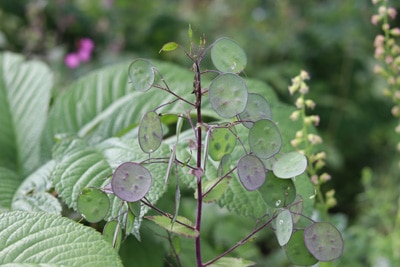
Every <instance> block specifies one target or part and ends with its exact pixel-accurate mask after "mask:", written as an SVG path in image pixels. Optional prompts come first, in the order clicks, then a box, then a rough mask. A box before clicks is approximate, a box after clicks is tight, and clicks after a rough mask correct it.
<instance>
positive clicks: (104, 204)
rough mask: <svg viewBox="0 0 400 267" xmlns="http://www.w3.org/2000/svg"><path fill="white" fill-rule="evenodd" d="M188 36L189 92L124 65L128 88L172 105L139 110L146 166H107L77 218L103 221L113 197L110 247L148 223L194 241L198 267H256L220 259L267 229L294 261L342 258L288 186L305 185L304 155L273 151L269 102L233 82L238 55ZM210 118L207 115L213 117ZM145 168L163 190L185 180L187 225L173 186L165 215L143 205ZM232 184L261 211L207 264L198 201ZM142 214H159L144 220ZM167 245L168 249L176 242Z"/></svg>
mask: <svg viewBox="0 0 400 267" xmlns="http://www.w3.org/2000/svg"><path fill="white" fill-rule="evenodd" d="M189 38H190V40H191V45H190V47H189V51H186V50H185V49H183V50H184V53H185V54H186V55H187V57H188V59H189V60H190V61H191V64H192V70H193V72H194V80H193V86H192V85H191V84H190V85H188V86H187V94H186V95H181V94H180V95H178V94H177V93H175V92H174V89H173V88H170V87H169V85H168V81H167V80H166V79H165V78H164V77H163V76H162V74H161V73H160V72H159V70H158V69H157V68H156V67H155V66H154V65H153V64H152V63H151V62H150V61H148V60H146V59H142V58H138V59H135V60H134V61H133V62H132V63H131V64H130V66H129V78H130V83H131V84H132V86H133V87H134V88H135V89H136V90H137V91H140V92H141V93H142V94H146V93H149V92H151V91H153V90H161V91H163V92H167V93H168V94H170V95H171V96H172V100H170V101H168V102H166V103H164V104H162V105H160V106H155V107H152V109H151V110H147V111H143V112H145V113H144V115H143V117H142V118H141V120H140V124H139V127H138V132H137V135H136V138H137V139H138V143H139V146H140V148H141V150H142V152H143V153H144V154H146V155H148V157H147V159H145V160H142V161H139V162H123V163H121V164H120V165H119V166H117V167H116V168H115V170H114V173H113V174H112V176H111V180H110V181H108V183H107V184H106V185H105V186H104V188H101V189H100V190H98V189H94V188H87V189H85V190H84V191H82V192H81V195H80V198H79V202H78V209H79V211H80V213H81V214H82V215H83V216H84V218H86V219H87V220H88V221H89V222H96V221H100V220H102V219H103V218H105V214H106V213H107V212H106V210H107V209H108V207H109V206H110V204H109V201H108V200H107V198H105V196H107V197H111V196H113V195H114V196H116V197H117V198H118V199H120V203H121V204H120V205H121V209H120V212H119V213H118V214H115V218H116V220H115V221H113V226H111V227H107V229H105V230H107V231H105V235H106V236H108V239H110V240H111V241H112V242H113V244H114V246H116V247H118V246H119V243H120V241H119V240H120V235H121V232H123V233H125V235H129V234H131V233H136V234H135V236H138V231H139V230H138V229H139V227H140V222H141V221H142V220H143V219H148V220H151V221H153V222H154V223H156V224H158V225H159V226H161V227H162V228H164V229H165V230H166V231H168V233H169V234H168V237H169V238H171V235H180V236H184V237H187V238H193V239H194V243H195V254H196V255H195V259H196V263H195V264H196V265H197V266H211V265H213V266H228V265H229V266H231V265H234V266H251V265H254V263H253V262H251V261H248V260H245V259H238V258H233V257H228V256H227V255H228V254H229V253H230V252H232V251H233V250H235V249H236V248H237V247H239V246H240V245H242V244H244V243H246V241H248V240H250V239H251V238H252V237H254V235H255V234H256V233H258V232H259V231H261V230H263V229H266V228H268V229H271V228H272V229H273V230H274V231H275V234H276V237H277V240H278V243H279V245H280V246H282V247H283V248H284V249H285V250H286V253H287V256H288V259H289V260H290V261H291V262H292V263H293V264H296V265H313V264H315V263H317V262H318V261H332V260H335V259H337V258H338V257H340V255H341V254H342V251H343V239H342V236H341V234H340V232H339V231H338V230H337V229H336V228H335V227H334V226H333V225H332V224H330V223H327V222H315V221H314V220H312V219H311V218H309V217H308V216H307V215H304V214H303V212H302V211H303V196H302V195H301V194H298V193H296V192H297V188H296V183H295V181H296V179H309V178H308V177H307V175H302V174H303V173H304V171H305V169H306V167H307V158H306V157H305V156H304V155H303V154H301V153H298V152H287V153H283V152H281V148H282V146H283V138H282V135H281V133H280V130H279V125H278V124H277V123H275V122H274V121H273V116H272V112H271V107H270V105H269V102H268V100H267V99H266V98H265V97H264V96H263V95H262V94H259V93H252V92H251V88H248V86H247V84H246V81H245V80H244V79H243V78H242V77H241V76H240V73H241V72H242V71H243V70H244V68H245V66H246V63H247V58H246V54H245V53H244V51H243V50H242V49H241V48H240V46H239V45H238V44H237V43H236V42H234V41H233V40H231V39H229V38H220V39H217V40H216V41H215V42H213V43H212V44H211V45H209V46H206V40H205V38H201V39H200V43H199V45H198V47H195V46H194V45H193V42H192V31H191V29H190V27H189ZM178 48H182V47H181V46H180V45H179V44H177V43H174V42H170V43H167V44H165V45H164V46H163V47H162V48H161V50H160V52H167V51H173V50H176V49H178ZM206 56H210V57H211V61H212V63H213V64H214V66H215V68H216V69H215V70H206V69H204V70H203V69H202V62H203V59H204V58H205V57H206ZM204 84H207V86H204ZM178 102H179V103H181V106H182V107H185V112H180V113H176V114H174V110H172V111H168V106H169V105H171V104H174V105H175V104H176V103H178ZM149 103H151V101H149ZM159 110H163V112H159ZM165 110H167V111H165ZM204 110H207V111H208V113H207V114H208V115H207V116H208V119H207V120H205V119H203V117H205V116H203V115H204V114H203V112H204ZM209 111H211V112H212V111H213V112H214V115H213V116H212V117H213V118H214V119H212V120H210V119H209V117H210V113H209ZM164 116H169V118H171V117H173V118H175V121H176V133H175V136H176V142H169V143H168V144H169V145H170V146H169V149H168V150H169V152H170V154H169V155H163V156H160V154H157V155H156V152H157V150H158V149H159V148H160V147H161V146H162V143H163V142H165V141H166V140H164V138H165V136H164V131H165V128H166V127H165V126H164V125H163V123H162V118H163V117H164ZM184 123H186V125H187V128H188V129H187V130H186V132H185V134H186V135H187V134H188V133H189V134H190V135H191V137H190V139H189V140H190V141H189V143H185V144H182V143H183V142H181V139H180V135H183V134H184V133H183V132H182V133H181V130H182V125H183V124H184ZM171 144H172V145H171ZM182 150H183V151H182ZM137 153H141V152H140V151H137ZM183 155H185V156H183ZM152 165H163V166H166V168H165V169H166V173H165V176H164V178H163V179H164V180H165V186H166V185H167V184H168V183H169V176H170V175H171V176H172V174H173V175H174V176H175V177H177V179H178V178H179V179H184V178H185V179H187V180H189V186H192V187H193V189H194V191H195V198H196V205H197V206H196V207H197V210H196V217H195V218H196V219H195V222H191V221H190V220H189V219H187V218H185V217H183V216H180V215H179V201H180V190H179V186H177V189H176V191H175V193H174V194H175V203H174V204H175V205H174V206H175V209H174V212H173V214H170V213H167V212H164V211H162V210H160V209H159V208H157V207H156V206H155V203H151V202H150V200H149V199H148V198H147V194H148V193H149V190H151V188H152V182H153V181H152V180H153V179H155V178H154V177H153V175H152V171H151V168H149V166H152ZM208 165H209V166H208ZM210 166H216V167H215V168H211V167H210ZM209 167H210V168H209ZM301 175H302V176H301ZM188 176H189V178H188ZM300 176H301V177H300ZM183 177H184V178H183ZM232 179H238V181H240V183H238V184H239V185H242V186H243V188H244V189H245V190H247V191H248V193H246V194H259V195H261V196H262V199H263V201H265V203H267V204H268V206H269V208H268V209H267V210H266V211H265V214H264V216H263V217H261V218H255V223H256V225H255V227H254V229H249V234H248V235H247V236H245V237H244V238H243V239H242V240H239V241H238V242H237V244H235V245H233V246H232V247H231V248H230V249H228V250H227V251H225V252H223V253H221V254H220V255H216V256H215V257H214V258H213V259H211V260H209V261H207V262H205V261H203V258H202V251H201V240H202V235H201V222H202V220H201V218H202V213H203V203H205V202H207V203H211V202H217V203H218V200H219V198H220V197H222V196H223V195H224V194H225V193H226V191H227V190H228V189H229V186H230V184H231V183H233V181H232ZM177 184H178V183H177ZM233 201H234V200H233ZM89 202H90V203H91V204H90V205H89ZM149 209H153V210H154V211H155V212H156V214H157V215H151V216H145V213H146V212H147V211H148V210H149ZM109 229H111V230H109ZM122 230H123V231H122ZM109 231H111V232H109ZM110 233H111V234H110ZM170 243H171V246H174V245H173V244H174V242H170ZM172 251H173V252H174V253H173V254H174V255H173V256H174V257H173V258H172V259H171V261H173V262H174V264H176V265H178V266H181V261H180V255H179V251H178V250H177V249H175V248H173V249H172ZM171 264H172V263H171Z"/></svg>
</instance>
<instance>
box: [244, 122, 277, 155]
mask: <svg viewBox="0 0 400 267" xmlns="http://www.w3.org/2000/svg"><path fill="white" fill-rule="evenodd" d="M249 145H250V149H251V151H252V152H253V153H254V154H255V155H256V156H258V157H260V158H262V159H267V158H270V157H272V156H273V155H275V154H276V153H278V152H279V151H280V149H281V147H282V136H281V133H280V131H279V129H278V127H277V126H276V125H275V123H274V122H273V121H271V120H268V119H262V120H258V121H256V122H255V123H254V125H253V127H251V129H250V131H249Z"/></svg>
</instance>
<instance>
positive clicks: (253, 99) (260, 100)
mask: <svg viewBox="0 0 400 267" xmlns="http://www.w3.org/2000/svg"><path fill="white" fill-rule="evenodd" d="M239 119H240V120H241V121H244V122H243V125H244V126H245V127H246V128H251V127H252V126H253V124H254V122H256V121H258V120H261V119H270V120H271V119H272V111H271V107H270V105H269V103H268V101H267V100H266V99H265V98H264V97H263V96H262V95H260V94H254V93H249V98H248V100H247V106H246V109H245V110H244V111H243V112H242V113H240V114H239Z"/></svg>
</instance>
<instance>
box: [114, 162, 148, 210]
mask: <svg viewBox="0 0 400 267" xmlns="http://www.w3.org/2000/svg"><path fill="white" fill-rule="evenodd" d="M151 182H152V177H151V173H150V172H149V170H147V169H146V168H145V167H143V166H142V165H140V164H138V163H134V162H124V163H122V164H121V165H119V166H118V168H117V169H115V172H114V174H113V177H112V179H111V187H112V190H113V192H114V194H115V195H116V196H117V197H119V198H120V199H122V200H124V201H128V202H135V201H138V200H140V199H142V198H143V197H144V196H145V195H146V194H147V192H148V191H149V190H150V187H151Z"/></svg>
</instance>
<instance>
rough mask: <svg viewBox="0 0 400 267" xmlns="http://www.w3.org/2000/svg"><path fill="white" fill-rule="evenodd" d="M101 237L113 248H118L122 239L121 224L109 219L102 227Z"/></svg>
mask: <svg viewBox="0 0 400 267" xmlns="http://www.w3.org/2000/svg"><path fill="white" fill-rule="evenodd" d="M103 237H104V239H105V240H107V241H108V242H109V243H110V244H111V245H112V246H113V247H114V248H116V249H117V250H119V248H120V246H121V241H122V230H121V225H120V224H119V223H118V222H117V221H109V222H107V223H106V225H105V226H104V228H103Z"/></svg>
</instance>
